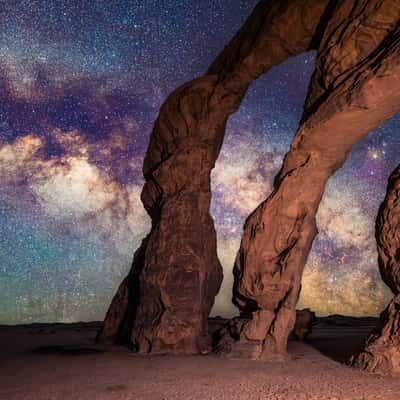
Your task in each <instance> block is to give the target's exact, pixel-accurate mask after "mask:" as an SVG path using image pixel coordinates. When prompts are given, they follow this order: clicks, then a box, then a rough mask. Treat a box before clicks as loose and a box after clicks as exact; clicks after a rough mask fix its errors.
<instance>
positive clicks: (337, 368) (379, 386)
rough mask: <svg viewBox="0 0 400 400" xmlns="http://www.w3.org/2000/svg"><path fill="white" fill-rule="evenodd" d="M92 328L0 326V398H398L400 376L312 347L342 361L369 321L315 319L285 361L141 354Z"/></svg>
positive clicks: (291, 345) (92, 326) (302, 399)
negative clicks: (98, 336) (111, 343)
mask: <svg viewBox="0 0 400 400" xmlns="http://www.w3.org/2000/svg"><path fill="white" fill-rule="evenodd" d="M364 325H365V324H364ZM96 327H97V326H96V325H95V324H92V325H90V324H89V325H86V326H76V325H74V326H50V327H49V326H34V327H32V326H29V327H12V328H10V327H0V355H1V359H0V399H2V400H3V399H4V400H13V399H19V400H20V399H21V400H22V399H32V400H34V399H43V400H44V399H46V400H53V399H54V400H55V399H85V400H101V399H132V400H133V399H135V400H139V399H154V400H161V399H166V400H169V399H185V400H189V399H249V400H251V399H271V400H274V399H288V400H290V399H296V400H313V399H315V400H324V399H331V400H333V399H338V400H339V399H340V400H346V399H359V400H361V399H385V400H391V399H393V400H394V399H396V400H398V399H399V393H400V379H395V378H389V377H379V376H375V375H371V374H367V373H364V372H360V371H357V370H355V369H351V368H348V367H346V366H344V365H343V364H340V363H338V362H336V361H334V360H333V359H331V358H328V357H326V356H325V355H323V354H322V353H320V352H319V351H318V350H316V348H315V347H317V348H319V350H321V351H322V352H324V353H325V354H328V355H330V356H331V357H332V356H333V357H334V358H336V359H341V358H344V357H345V356H346V354H347V353H349V352H351V349H354V347H355V346H358V345H359V344H360V340H361V339H362V337H364V336H365V334H366V333H367V332H368V331H369V329H370V327H369V326H368V324H366V326H358V327H356V328H354V327H351V326H330V325H326V324H325V325H324V324H323V325H321V324H320V326H318V327H317V329H316V330H315V333H314V334H313V335H312V337H311V338H310V341H309V343H311V344H312V345H313V346H315V347H312V346H311V345H310V344H306V343H300V342H295V341H293V342H290V346H289V350H290V352H291V354H292V360H291V361H289V362H287V363H271V362H261V361H247V360H246V361H244V360H224V359H220V358H217V357H215V356H197V357H172V356H157V357H142V356H138V355H135V354H133V353H130V352H129V351H127V350H125V349H123V348H112V349H111V348H107V349H105V348H100V347H96V346H94V345H93V336H94V334H95V330H96ZM343 343H344V344H345V345H344V346H340V344H343ZM335 349H336V350H335Z"/></svg>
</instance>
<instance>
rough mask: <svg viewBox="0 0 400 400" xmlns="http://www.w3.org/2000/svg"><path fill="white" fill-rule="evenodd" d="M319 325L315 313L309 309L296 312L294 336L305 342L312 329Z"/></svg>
mask: <svg viewBox="0 0 400 400" xmlns="http://www.w3.org/2000/svg"><path fill="white" fill-rule="evenodd" d="M316 323H317V317H316V315H315V312H313V311H311V310H310V309H309V308H304V309H303V310H296V322H295V324H294V328H293V335H294V336H295V338H296V339H299V340H304V339H305V338H306V337H307V336H308V335H309V334H310V333H311V332H312V327H313V325H315V324H316Z"/></svg>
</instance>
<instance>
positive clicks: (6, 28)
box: [0, 0, 400, 324]
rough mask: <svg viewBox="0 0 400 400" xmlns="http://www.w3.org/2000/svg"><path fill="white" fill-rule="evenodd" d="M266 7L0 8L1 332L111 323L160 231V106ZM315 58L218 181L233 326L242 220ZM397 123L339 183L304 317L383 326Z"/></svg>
mask: <svg viewBox="0 0 400 400" xmlns="http://www.w3.org/2000/svg"><path fill="white" fill-rule="evenodd" d="M255 4H256V1H248V0H247V1H239V0H231V1H226V0H225V1H222V0H218V1H210V2H203V1H201V2H199V1H194V0H186V1H171V0H163V1H161V0H159V1H150V0H146V1H112V2H109V1H105V0H101V1H100V0H97V1H88V2H82V1H76V0H73V1H68V2H58V1H50V0H49V1H40V0H36V1H35V0H26V1H15V0H13V1H11V0H9V1H7V0H6V1H3V2H1V5H0V181H1V185H0V323H10V324H12V323H22V322H31V321H66V322H70V321H77V320H98V319H102V318H103V316H104V312H105V310H106V308H107V306H108V304H109V302H110V299H111V297H112V294H113V293H114V291H115V290H116V287H117V285H118V284H119V282H120V281H121V279H122V278H123V276H124V275H125V274H126V272H127V271H128V269H129V267H130V263H131V260H132V255H133V252H134V250H135V248H137V247H138V245H139V244H140V240H141V239H142V238H143V236H144V235H145V234H146V232H147V231H148V229H149V226H150V224H149V218H148V217H147V215H146V213H145V211H144V210H143V207H142V205H141V202H140V198H139V196H140V191H141V186H142V184H143V178H142V173H141V164H142V160H143V156H144V153H145V151H146V147H147V143H148V140H149V136H150V133H151V129H152V124H153V122H154V120H155V118H156V116H157V113H158V110H159V107H160V105H161V104H162V102H163V100H164V99H165V98H166V96H167V95H168V94H169V92H171V91H172V90H173V89H174V88H176V87H177V86H179V85H180V84H182V83H184V82H185V81H187V80H190V79H193V78H194V77H196V76H199V75H200V74H202V73H204V71H205V70H206V69H207V66H208V65H209V64H210V63H211V62H212V60H213V59H214V58H215V57H216V55H217V54H218V53H219V51H221V50H222V49H223V47H224V45H226V44H227V42H228V40H229V39H230V38H231V37H232V35H233V34H234V33H235V32H236V31H237V30H238V29H239V27H240V26H241V24H242V23H243V22H244V20H245V18H246V17H247V16H248V14H249V13H250V12H251V10H252V8H253V6H254V5H255ZM314 58H315V54H314V53H313V52H310V53H307V54H304V55H301V56H298V57H296V58H293V59H290V60H288V61H287V62H285V63H284V64H283V65H281V66H279V67H277V68H274V69H273V70H271V71H270V72H269V73H268V74H267V75H266V76H264V77H262V78H260V79H259V80H258V81H257V82H255V83H254V84H253V86H252V87H251V88H250V90H249V93H248V95H247V97H246V98H245V100H244V102H243V104H242V107H241V108H240V110H239V111H238V112H237V113H236V114H235V115H234V116H233V117H232V118H231V119H230V120H229V123H228V127H227V132H226V139H225V143H224V145H223V148H222V151H221V155H220V158H219V160H218V162H217V165H216V168H215V170H214V171H213V174H212V185H213V202H212V209H211V212H212V214H213V216H214V218H215V223H216V228H217V233H218V249H219V250H218V252H219V256H220V259H221V261H222V263H223V266H224V271H225V279H224V284H223V287H222V289H221V293H220V294H219V296H218V298H217V301H216V305H215V307H214V310H213V313H214V314H220V315H226V316H228V315H232V314H234V313H235V310H234V308H233V306H232V305H231V303H230V298H231V285H232V274H231V270H232V265H233V259H234V256H235V253H236V251H237V249H238V246H239V241H240V235H241V231H242V225H243V222H244V219H245V217H246V216H247V215H248V213H249V212H251V211H252V210H253V209H254V207H256V205H257V204H258V203H259V202H260V201H261V200H263V199H264V198H265V197H266V196H267V195H268V194H269V193H270V191H271V185H272V181H273V177H274V175H275V174H276V173H277V171H278V169H279V166H280V163H281V161H282V158H283V155H284V154H285V152H286V151H287V150H288V148H289V145H290V142H291V139H292V137H293V135H294V133H295V131H296V128H297V125H298V121H299V119H300V117H301V113H302V106H303V101H304V98H305V95H306V91H307V86H308V82H309V79H310V76H311V73H312V70H313V65H314ZM399 122H400V116H399V115H396V116H395V117H394V118H393V119H392V120H390V121H388V122H386V123H385V124H384V125H382V126H381V127H380V128H378V129H377V130H376V131H375V132H373V133H371V135H369V136H368V138H367V139H366V140H364V141H363V142H362V143H359V144H358V145H357V146H355V148H354V149H353V151H352V153H351V154H350V157H349V160H348V161H347V163H346V165H345V166H344V167H343V168H342V169H341V170H340V171H339V172H338V173H337V174H336V175H335V176H334V177H333V178H332V179H331V180H330V182H329V184H328V188H327V192H326V193H325V196H324V198H323V201H322V204H321V206H320V210H319V213H318V226H319V235H318V238H317V239H316V241H315V243H314V245H313V250H312V252H311V254H310V257H309V260H308V263H307V267H306V270H305V273H304V279H303V289H302V294H301V298H300V304H299V307H305V306H307V307H311V308H312V309H314V310H316V311H317V312H318V313H319V314H328V313H342V314H353V315H376V314H378V313H379V311H380V310H381V309H382V308H383V307H384V305H385V303H386V302H387V301H388V299H389V297H390V295H389V290H388V289H387V288H386V287H385V286H384V284H383V283H382V282H381V279H380V277H379V272H378V268H377V254H376V249H375V241H374V220H375V216H376V212H377V209H378V206H379V203H380V202H381V201H382V199H383V197H384V194H385V188H386V180H387V177H388V176H389V174H390V172H391V170H392V169H393V168H394V167H395V166H396V165H397V162H399V160H398V159H396V154H397V153H398V148H399V145H400V143H399V142H400V137H399V136H398V132H397V131H398V127H399Z"/></svg>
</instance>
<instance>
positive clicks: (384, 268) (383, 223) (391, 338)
mask: <svg viewBox="0 0 400 400" xmlns="http://www.w3.org/2000/svg"><path fill="white" fill-rule="evenodd" d="M376 240H377V244H378V255H379V270H380V272H381V275H382V278H383V280H384V282H385V283H386V284H387V285H388V286H389V287H390V289H391V290H392V292H393V294H394V297H393V299H392V301H391V302H390V303H389V305H388V306H387V308H386V309H385V310H384V311H383V313H382V314H381V320H380V327H379V329H378V330H377V331H376V332H374V333H373V334H372V335H371V336H370V337H369V338H368V340H367V342H366V345H365V348H364V349H363V351H362V352H361V353H360V354H359V355H358V356H356V357H354V358H353V359H352V360H351V364H353V365H354V366H357V367H360V368H362V369H365V370H367V371H371V372H377V373H381V374H392V375H400V165H399V166H398V167H397V168H396V169H395V170H394V172H393V173H392V175H391V176H390V178H389V183H388V188H387V193H386V198H385V200H384V201H383V203H382V204H381V207H380V209H379V212H378V217H377V220H376Z"/></svg>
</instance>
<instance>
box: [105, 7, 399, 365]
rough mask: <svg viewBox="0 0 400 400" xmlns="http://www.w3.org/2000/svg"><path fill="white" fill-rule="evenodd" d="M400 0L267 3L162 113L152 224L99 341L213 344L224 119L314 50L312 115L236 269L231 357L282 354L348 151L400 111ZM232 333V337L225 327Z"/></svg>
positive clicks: (156, 133) (248, 229)
mask: <svg viewBox="0 0 400 400" xmlns="http://www.w3.org/2000/svg"><path fill="white" fill-rule="evenodd" d="M399 17H400V2H399V1H398V0H396V1H389V0H387V1H382V0H364V1H356V0H344V1H341V2H336V1H329V0H291V1H290V0H285V1H279V2H278V1H272V0H269V1H267V0H265V1H260V2H259V3H258V5H257V6H256V8H255V10H254V12H253V13H252V15H251V16H250V17H249V18H248V20H247V22H246V23H245V24H244V26H243V27H242V28H241V30H240V31H239V32H238V33H237V35H236V36H235V37H234V38H233V39H232V41H231V43H230V44H229V45H228V46H227V47H226V48H225V50H224V51H223V52H222V53H221V54H220V55H219V56H218V57H217V59H216V60H215V62H214V63H213V64H212V65H211V66H210V68H209V70H208V71H207V73H206V74H205V75H204V76H203V77H201V78H198V79H195V80H193V81H191V82H189V83H187V84H185V85H183V86H182V87H180V88H178V89H177V90H176V91H175V92H174V93H172V94H171V95H170V96H169V97H168V99H167V100H166V102H165V103H164V105H163V106H162V107H161V110H160V114H159V117H158V119H157V121H156V123H155V126H154V129H153V132H152V136H151V139H150V144H149V147H148V150H147V154H146V158H145V161H144V166H143V172H144V176H145V179H146V183H145V186H144V188H143V192H142V201H143V204H144V205H145V207H146V210H147V211H148V213H149V214H150V216H151V218H152V229H151V232H150V233H149V235H148V236H147V237H146V239H145V240H144V241H143V243H142V245H141V247H140V248H139V249H138V251H137V252H136V255H135V259H134V262H133V266H132V269H131V272H130V274H129V276H128V277H127V278H125V280H124V281H123V282H122V284H121V286H120V288H119V289H118V291H117V294H116V295H115V297H114V299H113V301H112V304H111V306H110V308H109V310H108V313H107V315H106V318H105V322H104V328H103V330H102V331H101V332H100V333H99V336H98V339H99V340H101V341H112V342H115V341H117V342H121V343H131V344H132V345H133V347H134V348H135V349H136V350H137V351H139V352H183V353H198V352H206V351H208V349H209V346H210V341H209V338H208V333H207V316H208V314H209V311H210V309H211V307H212V305H213V301H214V297H215V295H216V293H217V291H218V289H219V286H220V283H221V280H222V270H221V266H220V263H219V261H218V258H217V255H216V235H215V230H214V225H213V221H212V218H211V216H210V214H209V205H210V172H211V169H212V168H213V167H214V163H215V161H216V159H217V157H218V154H219V150H220V147H221V145H222V142H223V137H224V131H225V124H226V121H227V118H228V117H229V115H230V114H231V113H233V112H234V111H235V110H236V109H237V108H238V106H239V105H240V102H241V100H242V98H243V96H244V95H245V93H246V90H247V88H248V86H249V85H250V83H251V82H252V81H253V80H254V79H256V78H257V77H258V76H259V75H261V74H262V73H264V72H266V71H268V70H269V69H270V68H271V67H272V66H274V65H277V64H279V63H281V62H283V61H284V60H285V59H287V58H288V57H290V56H292V55H296V54H299V53H302V52H304V51H307V50H310V49H317V50H318V56H317V65H316V69H315V72H314V75H313V78H312V82H311V85H310V89H309V94H308V97H307V101H306V105H305V110H304V115H303V118H302V121H301V124H300V127H299V130H298V132H297V134H296V136H295V138H294V140H293V143H292V146H291V149H290V151H289V152H288V154H287V155H286V157H285V160H284V163H283V166H282V169H281V171H280V173H279V174H278V176H277V177H276V181H275V188H274V191H273V193H272V194H271V196H270V197H269V198H268V199H267V200H265V201H264V202H263V203H262V204H260V206H259V207H258V208H257V209H256V210H255V211H254V212H253V213H252V214H251V215H250V216H249V217H248V219H247V221H246V224H245V227H244V233H243V238H242V242H241V246H240V250H239V252H238V255H237V258H236V262H235V267H234V275H235V282H234V302H235V304H236V305H237V306H238V307H239V308H240V309H241V311H242V312H244V313H249V312H250V313H251V319H250V320H249V321H248V322H245V323H244V324H241V325H240V324H239V325H240V326H239V325H238V324H237V326H236V328H237V330H238V332H237V335H236V334H235V335H236V336H235V338H234V342H233V345H232V346H231V347H230V350H229V351H230V352H232V354H233V355H235V353H238V354H240V355H241V356H249V357H250V358H268V357H270V356H272V355H273V354H278V355H282V356H284V355H285V354H286V342H287V337H288V335H289V333H290V332H291V331H292V329H293V327H294V322H295V305H296V303H297V299H298V296H299V291H300V282H301V276H302V271H303V267H304V264H305V262H306V259H307V256H308V253H309V250H310V248H311V244H312V241H313V238H314V236H315V235H316V233H317V229H316V224H315V214H316V212H317V209H318V205H319V202H320V199H321V196H322V194H323V191H324V187H325V184H326V181H327V179H328V178H329V177H330V176H331V175H332V174H333V173H334V171H335V170H336V169H337V168H339V167H340V166H341V165H342V164H343V162H344V161H345V159H346V156H347V154H348V152H349V151H350V148H351V146H352V145H353V144H354V143H356V142H357V141H359V140H360V139H361V138H363V137H364V136H365V135H366V134H367V133H368V132H369V131H371V130H372V129H373V128H375V127H376V126H378V125H379V124H380V123H381V122H382V121H384V120H386V119H388V118H390V117H391V116H392V115H393V114H394V113H395V112H396V111H397V110H398V109H399V104H400V90H399V88H400V66H399V48H400V44H399ZM228 333H229V332H228Z"/></svg>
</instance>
